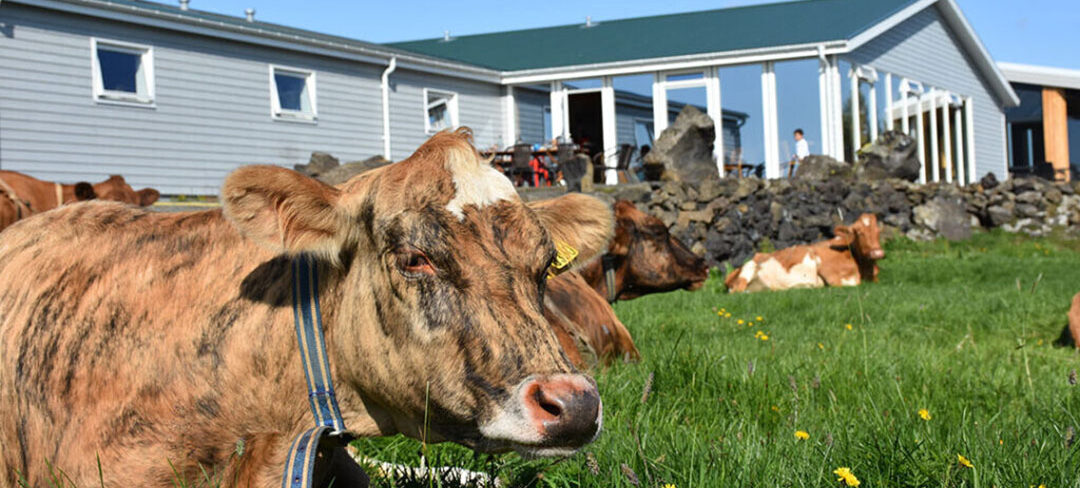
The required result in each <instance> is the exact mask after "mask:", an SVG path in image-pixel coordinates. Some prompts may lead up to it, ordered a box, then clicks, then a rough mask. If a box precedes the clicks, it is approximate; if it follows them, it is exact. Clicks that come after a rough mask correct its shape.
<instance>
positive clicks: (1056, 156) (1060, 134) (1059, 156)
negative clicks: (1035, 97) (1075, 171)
mask: <svg viewBox="0 0 1080 488" xmlns="http://www.w3.org/2000/svg"><path fill="white" fill-rule="evenodd" d="M1042 106H1043V120H1042V125H1043V147H1045V148H1046V162H1047V163H1050V165H1052V166H1053V168H1054V179H1055V180H1058V181H1069V115H1068V104H1067V103H1066V101H1065V90H1063V89H1061V88H1050V87H1044V88H1043V90H1042Z"/></svg>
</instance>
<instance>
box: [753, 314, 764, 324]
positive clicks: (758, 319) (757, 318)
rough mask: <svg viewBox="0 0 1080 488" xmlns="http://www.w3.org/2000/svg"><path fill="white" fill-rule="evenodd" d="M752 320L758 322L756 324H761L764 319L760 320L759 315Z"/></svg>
mask: <svg viewBox="0 0 1080 488" xmlns="http://www.w3.org/2000/svg"><path fill="white" fill-rule="evenodd" d="M754 320H756V321H758V322H761V321H763V320H765V319H763V318H761V316H760V315H758V316H757V317H754Z"/></svg>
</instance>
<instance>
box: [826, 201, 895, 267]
mask: <svg viewBox="0 0 1080 488" xmlns="http://www.w3.org/2000/svg"><path fill="white" fill-rule="evenodd" d="M835 232H836V237H834V238H833V240H832V242H831V246H832V247H834V248H838V249H845V248H846V249H851V251H852V253H853V254H854V255H855V257H856V259H859V260H861V261H867V262H869V261H877V260H879V259H885V250H884V249H882V248H881V242H880V240H879V237H880V235H881V228H880V227H878V221H877V216H876V215H874V214H870V213H865V214H862V215H860V216H859V218H858V220H856V221H855V223H853V224H851V225H841V226H837V227H836V229H835Z"/></svg>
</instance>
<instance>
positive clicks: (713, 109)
mask: <svg viewBox="0 0 1080 488" xmlns="http://www.w3.org/2000/svg"><path fill="white" fill-rule="evenodd" d="M720 93H721V92H720V73H719V72H718V71H717V70H716V67H711V68H708V69H706V70H705V108H706V110H707V111H708V114H709V118H711V119H712V121H713V127H714V128H715V129H716V131H715V132H716V137H715V138H714V139H713V157H714V158H716V171H717V172H719V174H720V177H721V178H723V177H724V162H725V161H724V112H723V108H722V105H721V103H720Z"/></svg>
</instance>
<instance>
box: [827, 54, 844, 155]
mask: <svg viewBox="0 0 1080 488" xmlns="http://www.w3.org/2000/svg"><path fill="white" fill-rule="evenodd" d="M829 77H830V78H831V79H832V133H833V155H834V156H833V157H835V158H836V159H844V115H843V114H844V95H843V94H842V90H843V84H842V83H840V58H839V57H837V56H835V55H833V56H830V66H829Z"/></svg>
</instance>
